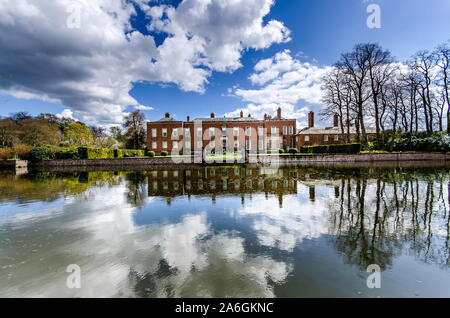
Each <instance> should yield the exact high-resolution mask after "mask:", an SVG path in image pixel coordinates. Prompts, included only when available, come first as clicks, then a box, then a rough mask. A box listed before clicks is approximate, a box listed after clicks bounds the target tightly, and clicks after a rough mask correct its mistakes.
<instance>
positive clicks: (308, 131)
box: [295, 112, 376, 151]
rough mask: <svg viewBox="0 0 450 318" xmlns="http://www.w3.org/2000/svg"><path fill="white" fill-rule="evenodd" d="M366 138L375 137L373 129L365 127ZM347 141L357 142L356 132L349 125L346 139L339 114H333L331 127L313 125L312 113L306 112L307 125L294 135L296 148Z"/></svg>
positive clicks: (345, 130)
mask: <svg viewBox="0 0 450 318" xmlns="http://www.w3.org/2000/svg"><path fill="white" fill-rule="evenodd" d="M366 133H367V138H368V139H369V140H374V139H375V136H376V134H375V129H374V128H370V127H366ZM347 142H358V134H357V132H356V129H355V128H354V127H350V140H349V141H347V127H344V135H342V130H341V128H340V127H339V116H338V115H334V116H333V127H314V113H313V112H309V114H308V127H307V128H304V129H302V130H300V131H299V132H298V133H297V135H296V136H295V143H296V147H297V149H298V150H299V151H300V147H302V146H315V145H333V144H343V143H347Z"/></svg>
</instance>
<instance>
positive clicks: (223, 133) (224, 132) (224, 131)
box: [222, 127, 227, 137]
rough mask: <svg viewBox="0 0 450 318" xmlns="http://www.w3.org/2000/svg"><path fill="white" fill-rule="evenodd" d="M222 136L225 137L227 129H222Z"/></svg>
mask: <svg viewBox="0 0 450 318" xmlns="http://www.w3.org/2000/svg"><path fill="white" fill-rule="evenodd" d="M222 136H225V137H226V136H227V128H226V127H222Z"/></svg>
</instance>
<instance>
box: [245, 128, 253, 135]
mask: <svg viewBox="0 0 450 318" xmlns="http://www.w3.org/2000/svg"><path fill="white" fill-rule="evenodd" d="M245 135H246V136H251V135H252V127H250V126H247V127H245Z"/></svg>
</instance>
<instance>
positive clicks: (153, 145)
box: [152, 141, 158, 149]
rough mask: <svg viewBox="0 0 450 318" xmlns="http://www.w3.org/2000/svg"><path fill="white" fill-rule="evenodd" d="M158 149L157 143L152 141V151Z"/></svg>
mask: <svg viewBox="0 0 450 318" xmlns="http://www.w3.org/2000/svg"><path fill="white" fill-rule="evenodd" d="M156 148H158V143H157V142H156V141H152V149H156Z"/></svg>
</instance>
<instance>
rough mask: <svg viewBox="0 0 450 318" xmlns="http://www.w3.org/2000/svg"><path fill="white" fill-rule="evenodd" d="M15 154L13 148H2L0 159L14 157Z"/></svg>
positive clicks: (0, 149)
mask: <svg viewBox="0 0 450 318" xmlns="http://www.w3.org/2000/svg"><path fill="white" fill-rule="evenodd" d="M12 157H13V154H12V151H11V148H0V159H1V160H7V159H12Z"/></svg>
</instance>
